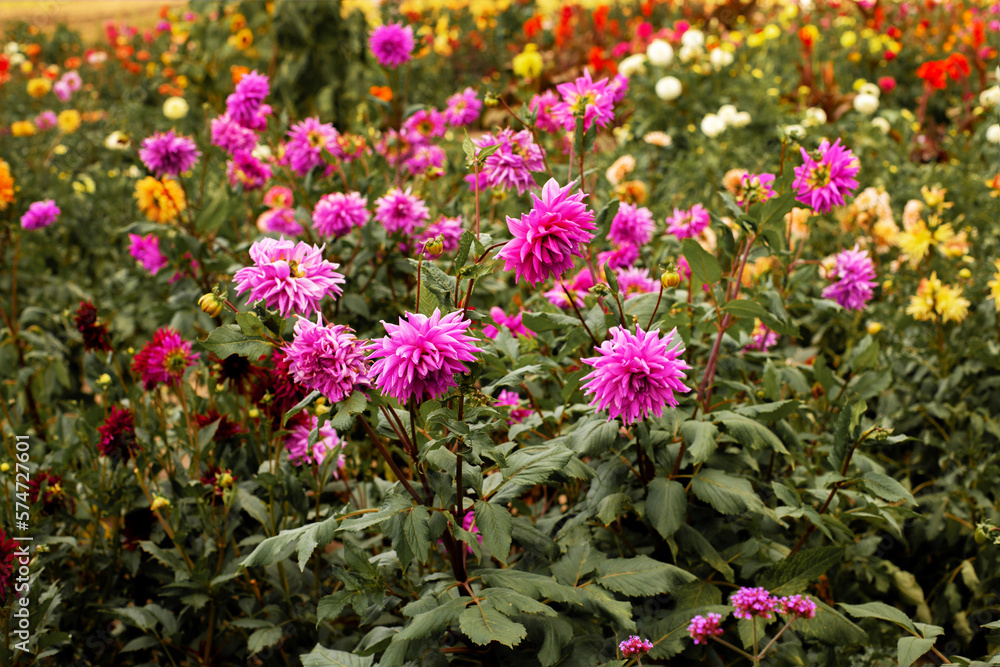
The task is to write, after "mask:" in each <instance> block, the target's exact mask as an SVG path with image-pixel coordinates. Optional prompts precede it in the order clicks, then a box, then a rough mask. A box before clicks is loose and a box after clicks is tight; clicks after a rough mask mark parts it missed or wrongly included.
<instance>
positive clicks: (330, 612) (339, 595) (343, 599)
mask: <svg viewBox="0 0 1000 667" xmlns="http://www.w3.org/2000/svg"><path fill="white" fill-rule="evenodd" d="M360 595H362V593H361V591H356V590H355V591H349V590H346V589H342V590H339V591H337V592H336V593H333V594H332V595H324V596H323V597H322V598H320V601H319V607H318V608H317V610H316V626H317V627H319V624H320V623H322V622H323V621H325V620H327V619H330V620H336V619H338V618H340V615H341V613H343V611H344V607H346V606H347V605H348V603H350V602H351V598H353V597H355V596H360Z"/></svg>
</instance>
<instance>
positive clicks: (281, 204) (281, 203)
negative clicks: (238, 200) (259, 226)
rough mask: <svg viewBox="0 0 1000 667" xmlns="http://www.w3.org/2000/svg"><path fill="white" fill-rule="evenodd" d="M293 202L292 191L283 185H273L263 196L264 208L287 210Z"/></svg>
mask: <svg viewBox="0 0 1000 667" xmlns="http://www.w3.org/2000/svg"><path fill="white" fill-rule="evenodd" d="M294 202H295V197H294V196H293V195H292V191H291V190H290V189H288V188H286V187H285V186H283V185H275V186H273V187H271V188H270V189H269V190H268V191H267V192H266V193H265V194H264V206H270V207H271V208H288V207H290V206H291V205H292V204H293V203H294Z"/></svg>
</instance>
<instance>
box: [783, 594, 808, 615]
mask: <svg viewBox="0 0 1000 667" xmlns="http://www.w3.org/2000/svg"><path fill="white" fill-rule="evenodd" d="M778 603H779V607H778V611H780V612H781V613H782V614H785V615H786V616H794V617H796V618H813V617H815V616H816V603H815V602H813V601H812V600H810V599H809V598H807V597H806V596H805V595H789V596H787V597H783V598H781V599H780V600H778Z"/></svg>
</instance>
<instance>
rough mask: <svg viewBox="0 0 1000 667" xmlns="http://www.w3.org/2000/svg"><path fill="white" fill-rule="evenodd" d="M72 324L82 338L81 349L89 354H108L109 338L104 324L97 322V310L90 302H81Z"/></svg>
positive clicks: (109, 347)
mask: <svg viewBox="0 0 1000 667" xmlns="http://www.w3.org/2000/svg"><path fill="white" fill-rule="evenodd" d="M73 322H74V323H75V324H76V328H77V330H78V331H79V332H80V335H82V336H83V348H84V349H85V350H87V351H89V352H110V351H111V342H110V340H111V336H110V335H109V334H108V327H107V325H106V324H101V323H100V322H98V321H97V308H96V307H95V306H94V304H93V303H91V302H90V301H81V302H80V307H79V308H77V309H76V315H74V316H73Z"/></svg>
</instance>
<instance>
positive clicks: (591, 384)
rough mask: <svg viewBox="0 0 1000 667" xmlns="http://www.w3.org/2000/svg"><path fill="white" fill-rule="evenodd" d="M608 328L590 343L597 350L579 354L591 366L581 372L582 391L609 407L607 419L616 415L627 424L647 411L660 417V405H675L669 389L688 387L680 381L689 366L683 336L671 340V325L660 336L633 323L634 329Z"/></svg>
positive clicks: (599, 406)
mask: <svg viewBox="0 0 1000 667" xmlns="http://www.w3.org/2000/svg"><path fill="white" fill-rule="evenodd" d="M608 333H610V334H611V340H606V341H604V342H603V343H601V346H600V347H596V348H594V349H595V351H596V352H597V353H598V354H599V356H596V357H590V358H587V359H581V360H580V361H582V362H583V363H585V364H587V365H588V366H593V367H594V370H593V371H591V372H590V373H588V374H587V375H585V376H584V377H583V380H585V381H586V383H585V384H584V385H583V391H584V394H589V395H591V396H593V400H592V401H591V403H590V404H591V405H593V406H594V407H596V408H597V409H599V410H607V411H608V415H609V416H608V421H611V420H612V419H616V418H618V417H621V418H623V420H624V421H625V423H626V424H629V423H633V422H636V421H638V420H639V419H645V418H646V417H647V416H649V415H650V414H654V415H656V416H657V417H660V416H662V415H663V408H664V406H666V405H670V406H673V407H676V406H677V397H676V396H674V392H681V393H684V392H688V391H691V388H690V387H687V386H685V385H684V383H683V382H682V380H683V379H684V371H685V370H688V369H690V368H691V366H689V365H688V364H687V362H685V361H684V359H683V358H681V355H682V354H684V343H683V341H681V340H677V341H676V343H674V337H675V336H677V329H676V328H674V329H672V330H671V331H670V332H669V333H668V334H667V335H666V336H665V337H663V338H662V339H661V338H660V332H659V330H658V329H653V330H652V331H648V332H647V331H643V330H642V329H641V328H640V327H639V326H638V325H636V333H635V334H634V335H633V334H632V333H631V332H630V331H626V330H624V329H621V328H619V327H612V328H611V329H610V330H609V332H608ZM678 338H679V337H678ZM671 344H673V347H671Z"/></svg>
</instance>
